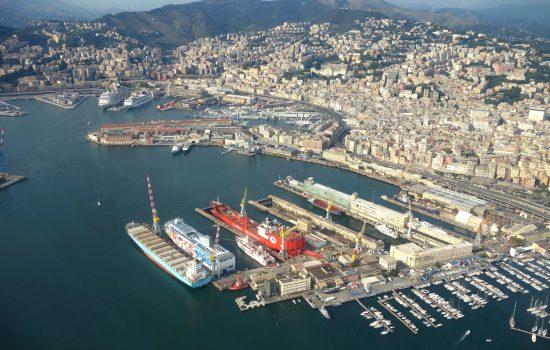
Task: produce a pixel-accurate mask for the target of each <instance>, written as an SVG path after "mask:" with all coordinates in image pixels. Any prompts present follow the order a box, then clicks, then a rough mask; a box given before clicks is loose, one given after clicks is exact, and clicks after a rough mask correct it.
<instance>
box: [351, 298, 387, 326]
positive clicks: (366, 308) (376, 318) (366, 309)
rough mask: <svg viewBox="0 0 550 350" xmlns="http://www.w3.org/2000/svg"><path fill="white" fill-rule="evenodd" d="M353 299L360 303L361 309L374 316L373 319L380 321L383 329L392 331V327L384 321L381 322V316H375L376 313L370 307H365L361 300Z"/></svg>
mask: <svg viewBox="0 0 550 350" xmlns="http://www.w3.org/2000/svg"><path fill="white" fill-rule="evenodd" d="M355 301H356V302H357V303H358V304H359V305H361V307H362V308H363V309H365V311H367V312H368V313H369V314H370V315H371V316H372V318H374V319H375V320H377V321H378V322H380V323H381V324H382V325H383V326H384V330H386V331H388V332H393V329H391V328H390V327H389V326H388V325H387V324H385V323H384V322H382V320H383V318H379V317H378V316H376V315H375V314H374V312H372V311H371V309H369V308H368V307H366V306H365V304H363V303H362V302H361V300H359V299H357V298H356V299H355Z"/></svg>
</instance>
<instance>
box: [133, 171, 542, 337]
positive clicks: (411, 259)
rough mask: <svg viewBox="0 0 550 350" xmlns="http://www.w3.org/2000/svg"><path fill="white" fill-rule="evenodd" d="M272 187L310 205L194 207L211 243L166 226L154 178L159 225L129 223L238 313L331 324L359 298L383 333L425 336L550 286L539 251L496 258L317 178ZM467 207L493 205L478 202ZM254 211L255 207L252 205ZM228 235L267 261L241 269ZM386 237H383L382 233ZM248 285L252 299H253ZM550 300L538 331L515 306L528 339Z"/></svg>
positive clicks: (277, 202) (181, 227)
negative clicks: (298, 307) (280, 310)
mask: <svg viewBox="0 0 550 350" xmlns="http://www.w3.org/2000/svg"><path fill="white" fill-rule="evenodd" d="M274 187H279V188H282V189H285V190H288V191H289V192H290V193H293V195H295V196H296V198H305V199H308V200H307V201H305V203H307V204H306V206H307V205H309V208H307V207H306V208H303V207H302V206H300V205H297V204H295V203H293V202H290V201H288V200H285V199H282V198H280V197H278V196H275V195H269V196H267V197H266V198H262V199H248V196H249V193H248V191H247V189H245V190H244V193H243V197H242V199H241V202H240V210H235V209H233V208H231V207H230V206H229V205H227V204H225V203H223V202H221V201H220V200H219V199H215V200H212V201H211V202H210V203H209V205H208V206H205V207H199V208H196V209H195V212H196V213H198V214H200V215H201V216H203V217H204V218H206V219H208V220H210V221H212V223H213V224H214V225H215V226H216V227H217V229H216V233H215V238H214V240H212V238H211V237H210V236H208V235H207V234H202V233H200V232H198V231H197V230H195V229H194V228H193V227H191V226H189V225H188V224H186V223H185V222H184V221H183V219H181V218H176V219H172V220H169V221H167V222H166V224H164V226H163V227H162V226H161V225H160V218H159V216H158V214H157V211H156V206H155V202H154V198H153V192H152V186H151V181H150V179H149V177H147V188H148V193H149V201H150V207H151V211H152V217H153V223H152V225H146V224H134V223H133V222H132V223H130V224H128V225H127V231H128V234H129V235H130V237H131V238H132V240H133V241H134V242H135V243H136V244H137V245H138V246H139V247H140V248H141V249H142V251H143V252H144V253H145V254H146V255H147V256H148V257H149V258H150V259H151V260H153V262H155V263H156V264H157V265H158V266H160V267H161V268H162V269H163V270H165V271H166V272H168V273H169V274H171V275H173V276H174V277H176V278H177V279H179V280H180V281H182V282H184V283H185V284H186V285H188V286H190V287H192V288H199V287H202V286H205V285H207V284H210V283H212V285H213V286H214V287H215V288H216V289H218V290H219V291H221V292H223V293H235V296H236V297H235V303H236V307H237V309H238V310H240V311H249V310H250V311H253V310H255V309H257V308H263V307H269V305H271V304H274V303H281V302H287V303H288V302H292V303H293V304H297V303H302V301H303V302H304V303H305V304H307V305H309V306H310V307H311V308H312V309H316V310H318V311H319V312H320V313H321V315H322V316H323V317H325V318H328V319H330V318H332V316H331V312H330V309H331V308H334V307H337V306H339V305H341V304H343V303H352V304H357V305H358V306H359V307H358V313H359V315H360V316H361V317H363V318H365V319H366V320H369V322H370V323H369V324H368V326H370V327H372V328H374V329H380V334H381V335H388V334H392V333H394V332H396V331H398V327H397V326H396V325H395V324H400V325H401V326H402V327H403V328H404V329H406V330H408V331H409V332H411V333H412V334H414V335H416V334H418V333H420V332H422V329H423V327H428V328H429V327H431V328H439V327H443V326H445V324H444V322H443V321H444V320H448V321H452V320H457V319H460V318H462V317H464V315H465V313H466V312H481V311H474V310H482V309H484V307H485V305H487V304H488V303H489V302H491V301H492V302H500V301H503V300H506V299H508V298H509V297H511V296H512V295H513V294H516V298H517V297H519V296H521V295H524V294H528V293H530V292H532V293H537V292H543V293H547V290H548V288H549V285H548V284H549V282H550V259H548V258H547V257H543V256H540V255H539V256H537V259H534V258H533V252H531V251H530V250H521V249H519V250H518V248H511V249H512V250H511V251H510V254H512V256H511V257H507V256H506V255H501V256H500V257H498V258H493V259H487V255H486V254H485V252H484V251H483V250H480V249H479V247H478V248H477V249H476V252H475V253H474V244H475V241H474V240H471V242H468V241H466V240H465V239H464V238H461V237H460V238H459V235H458V234H457V233H453V234H451V232H449V231H448V230H444V229H442V228H441V227H437V226H436V225H434V224H431V223H428V222H424V221H422V220H418V219H416V218H414V217H413V212H412V210H410V208H409V210H408V211H405V212H399V211H393V210H390V209H389V208H384V207H383V206H381V205H379V204H375V203H372V202H368V201H366V200H363V199H361V198H360V197H359V195H358V194H357V193H353V194H346V193H343V192H340V191H338V190H337V189H333V188H330V187H328V186H325V185H322V184H319V183H317V182H315V181H314V180H313V178H308V179H305V180H304V181H299V180H296V179H294V178H292V177H290V176H289V177H287V178H286V179H285V180H277V181H275V182H274ZM445 194H446V196H447V197H448V196H449V193H448V192H445ZM447 197H446V198H447ZM311 198H315V199H318V200H320V201H321V202H318V201H317V202H316V201H312V200H311ZM319 203H324V204H325V205H326V207H325V208H324V212H325V213H324V215H320V214H319V211H322V210H323V207H322V206H321V205H319ZM461 203H462V205H464V206H468V205H473V206H474V207H476V206H479V205H484V203H483V201H474V200H472V201H471V202H470V203H466V202H464V201H461ZM247 205H248V206H250V207H252V208H254V210H251V208H248V210H247ZM332 205H334V206H336V207H337V208H338V211H336V213H338V214H339V215H346V216H350V217H351V218H353V219H354V220H357V221H358V222H359V223H361V229H360V230H359V231H356V230H353V229H350V228H348V227H346V226H343V225H341V224H338V223H336V222H334V221H333V218H332V215H334V214H335V211H334V210H332ZM463 209H465V210H466V207H464V208H463ZM265 215H268V217H267V218H265V220H263V221H262V220H261V218H262V216H265ZM380 224H383V225H384V229H381V228H380V227H379V225H380ZM221 229H225V230H228V231H230V232H231V233H232V234H234V237H235V240H236V241H237V243H238V244H237V246H238V247H239V248H240V249H241V250H242V251H243V252H244V253H245V254H246V255H247V256H248V257H249V258H252V260H253V261H254V264H256V265H260V266H259V267H255V268H249V269H246V270H245V271H242V270H241V271H236V270H235V255H234V254H232V253H231V252H229V251H228V250H227V249H225V248H224V247H222V246H221V244H222V242H221V240H220V230H221ZM373 229H374V230H373ZM389 230H391V231H389ZM373 232H376V234H375V235H373ZM393 232H395V233H393ZM380 234H382V235H383V236H385V237H384V238H383V239H379V238H376V237H377V236H378V235H380ZM542 247H544V246H539V249H541V248H542ZM536 254H539V253H536ZM543 254H546V255H547V253H546V252H543ZM247 289H250V292H251V293H252V295H253V297H252V298H251V301H248V298H249V297H251V294H250V293H249V292H246V290H247ZM241 291H242V292H241ZM237 292H240V293H237ZM242 293H245V294H244V295H242ZM239 294H240V295H239ZM547 298H548V297H546V301H543V297H542V296H538V297H537V299H536V300H535V298H534V297H532V299H531V305H530V307H529V308H528V309H527V310H526V311H525V312H527V313H531V314H534V315H535V316H536V318H537V321H536V325H535V326H536V327H533V328H532V329H531V330H529V329H524V328H521V327H519V326H517V325H516V323H515V318H514V317H516V316H515V314H516V313H517V312H518V311H517V310H516V309H515V308H514V311H513V313H512V316H511V318H510V329H511V330H512V331H517V332H523V333H528V334H530V335H531V336H532V337H534V338H533V339H532V340H533V341H536V339H537V338H540V339H541V340H545V339H548V337H547V328H548V324H546V321H545V317H546V316H547V315H548V312H547V311H546V308H547V304H548V301H547ZM373 302H374V303H376V304H373ZM375 305H377V306H378V307H379V308H377V306H375ZM539 319H540V320H541V321H539ZM371 320H372V321H371ZM539 323H540V324H539ZM401 326H400V327H401ZM400 327H399V328H400ZM535 328H536V329H535ZM466 336H467V334H466ZM487 341H488V342H489V341H491V340H490V339H487Z"/></svg>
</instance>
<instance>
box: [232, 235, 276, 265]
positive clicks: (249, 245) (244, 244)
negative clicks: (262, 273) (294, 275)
mask: <svg viewBox="0 0 550 350" xmlns="http://www.w3.org/2000/svg"><path fill="white" fill-rule="evenodd" d="M237 246H239V248H241V250H242V251H243V252H245V253H246V255H248V256H249V257H251V258H252V259H254V261H256V262H257V263H258V264H260V265H262V266H267V265H269V264H274V263H275V258H273V256H271V255H270V254H269V253H268V252H267V251H266V250H265V249H264V248H263V247H262V246H261V245H260V244H257V243H255V242H254V241H253V240H252V239H250V238H249V237H248V236H244V237H239V236H238V237H237Z"/></svg>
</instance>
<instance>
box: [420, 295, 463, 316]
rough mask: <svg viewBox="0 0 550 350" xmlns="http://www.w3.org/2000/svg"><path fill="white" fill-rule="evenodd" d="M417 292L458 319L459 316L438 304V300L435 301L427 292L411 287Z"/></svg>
mask: <svg viewBox="0 0 550 350" xmlns="http://www.w3.org/2000/svg"><path fill="white" fill-rule="evenodd" d="M413 288H414V289H415V290H416V291H417V292H419V293H420V294H422V295H424V297H425V298H426V299H428V300H429V301H430V302H431V303H432V304H433V305H437V307H438V308H440V309H441V310H442V311H444V312H447V313H448V314H449V315H450V316H451V317H452V318H454V319H455V320H458V319H459V317H458V316H457V315H456V314H455V313H454V312H448V309H447V307H446V306H445V305H442V304H440V303H439V302H437V301H435V300H434V299H433V298H432V297H430V296H429V295H428V294H424V292H422V291H421V290H419V289H418V288H416V287H413Z"/></svg>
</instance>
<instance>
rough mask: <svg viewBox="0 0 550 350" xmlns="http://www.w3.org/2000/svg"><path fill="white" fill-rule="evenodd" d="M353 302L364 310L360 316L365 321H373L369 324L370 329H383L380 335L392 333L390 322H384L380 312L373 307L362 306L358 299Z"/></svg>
mask: <svg viewBox="0 0 550 350" xmlns="http://www.w3.org/2000/svg"><path fill="white" fill-rule="evenodd" d="M355 301H356V302H357V304H359V305H360V306H361V307H362V308H363V309H364V310H365V311H364V312H362V313H361V316H363V317H364V318H366V319H367V320H370V319H374V321H373V322H372V323H371V324H370V326H371V327H373V328H384V330H383V331H382V332H381V333H380V334H382V335H384V334H388V333H390V332H393V330H394V327H393V326H392V323H391V321H390V320H386V319H385V318H384V317H383V316H382V313H381V312H380V311H378V310H376V308H374V307H366V306H365V304H363V303H362V302H361V301H360V300H359V299H355Z"/></svg>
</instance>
